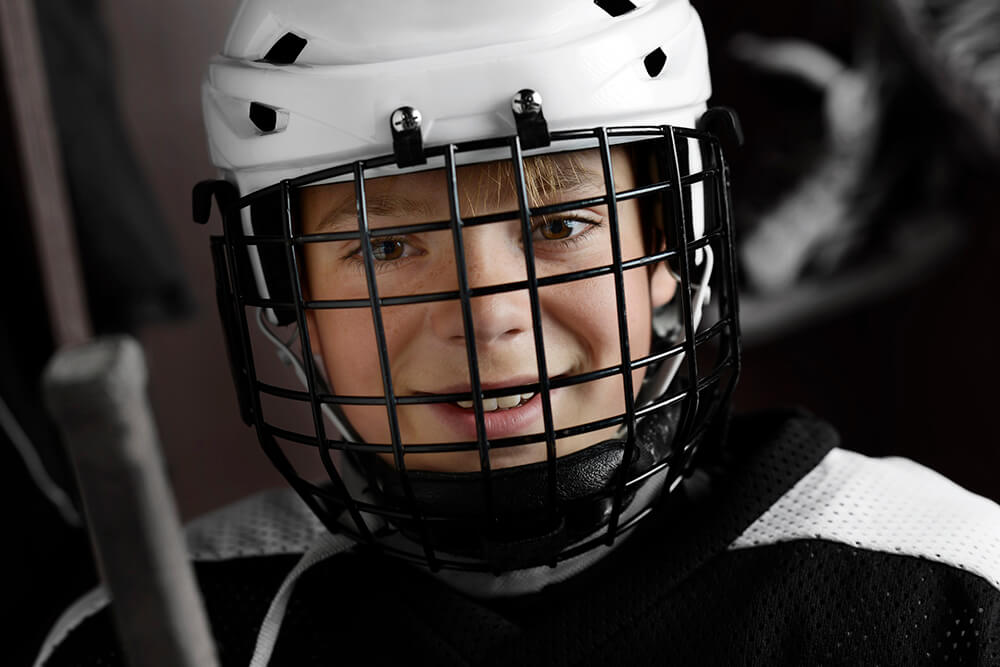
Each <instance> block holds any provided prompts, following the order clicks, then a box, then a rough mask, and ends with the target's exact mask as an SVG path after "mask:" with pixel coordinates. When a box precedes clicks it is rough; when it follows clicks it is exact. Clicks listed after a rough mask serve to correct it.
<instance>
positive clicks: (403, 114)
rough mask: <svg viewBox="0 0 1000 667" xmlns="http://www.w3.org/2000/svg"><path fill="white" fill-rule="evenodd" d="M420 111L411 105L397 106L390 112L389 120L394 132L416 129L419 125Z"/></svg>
mask: <svg viewBox="0 0 1000 667" xmlns="http://www.w3.org/2000/svg"><path fill="white" fill-rule="evenodd" d="M420 119H421V117H420V112H419V111H417V110H416V109H414V108H413V107H399V108H398V109H396V110H395V111H393V112H392V116H391V117H390V118H389V122H390V123H391V124H392V129H393V130H395V131H396V132H406V131H408V130H416V129H418V128H419V127H420Z"/></svg>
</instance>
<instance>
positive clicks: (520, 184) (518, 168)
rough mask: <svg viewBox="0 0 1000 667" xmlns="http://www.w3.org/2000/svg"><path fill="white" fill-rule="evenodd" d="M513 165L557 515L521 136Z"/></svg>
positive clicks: (551, 503)
mask: <svg viewBox="0 0 1000 667" xmlns="http://www.w3.org/2000/svg"><path fill="white" fill-rule="evenodd" d="M510 151H511V162H512V163H513V165H512V166H513V168H514V185H515V189H516V192H517V202H518V210H519V213H520V217H521V237H522V239H523V241H524V266H525V270H526V271H527V278H528V298H529V300H530V302H531V333H532V336H533V337H534V341H535V362H536V364H537V366H538V384H539V388H540V389H541V394H542V421H543V423H544V425H545V457H546V461H547V468H546V470H547V480H548V489H547V491H546V494H547V503H546V507H547V508H548V510H549V512H552V513H553V514H554V513H555V511H556V498H557V488H556V458H557V454H556V439H555V436H554V435H553V428H554V427H553V423H552V388H551V386H550V384H549V370H548V365H547V362H546V360H545V340H544V336H543V334H542V311H541V305H540V302H539V296H538V276H537V275H536V274H535V247H534V244H533V243H532V238H531V237H532V232H533V230H532V227H531V203H530V202H529V201H528V188H527V183H526V182H525V179H524V153H523V152H522V151H521V140H520V138H518V137H517V136H514V137H511V139H510Z"/></svg>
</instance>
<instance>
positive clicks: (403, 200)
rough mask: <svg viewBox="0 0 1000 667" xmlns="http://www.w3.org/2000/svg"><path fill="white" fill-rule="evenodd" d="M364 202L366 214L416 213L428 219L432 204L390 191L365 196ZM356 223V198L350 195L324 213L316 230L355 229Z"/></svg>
mask: <svg viewBox="0 0 1000 667" xmlns="http://www.w3.org/2000/svg"><path fill="white" fill-rule="evenodd" d="M365 203H366V207H365V208H366V211H367V213H368V215H383V216H387V217H403V216H409V215H414V214H417V215H423V216H425V217H427V218H428V219H429V218H430V216H431V214H432V213H433V208H432V206H431V205H430V203H429V202H428V201H426V200H424V199H413V198H410V197H401V196H400V195H396V194H392V193H386V194H378V195H372V196H371V197H366V198H365ZM357 223H358V209H357V200H356V199H355V198H354V197H353V196H352V197H348V198H347V199H345V200H344V201H343V202H341V203H340V204H339V205H337V206H336V207H334V208H333V209H331V210H330V211H329V212H328V213H327V214H326V215H324V216H323V219H322V220H320V222H319V225H318V226H317V230H318V231H320V232H336V231H347V230H349V229H357Z"/></svg>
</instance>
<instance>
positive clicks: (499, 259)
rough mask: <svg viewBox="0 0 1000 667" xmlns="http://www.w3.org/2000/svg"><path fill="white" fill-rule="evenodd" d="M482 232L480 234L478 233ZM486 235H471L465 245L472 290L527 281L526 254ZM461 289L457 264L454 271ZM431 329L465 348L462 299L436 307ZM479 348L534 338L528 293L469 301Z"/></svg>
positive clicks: (478, 298) (500, 295) (480, 297)
mask: <svg viewBox="0 0 1000 667" xmlns="http://www.w3.org/2000/svg"><path fill="white" fill-rule="evenodd" d="M474 231H480V230H474ZM484 231H485V230H484ZM488 236H489V235H486V234H469V235H467V238H466V241H465V253H464V254H465V266H466V275H467V277H468V284H469V287H470V288H477V287H488V286H493V285H501V284H504V283H513V282H517V281H523V280H525V279H526V272H525V268H524V254H523V252H521V250H520V248H518V247H516V246H515V247H509V244H505V243H502V242H501V243H496V242H493V243H490V242H488V241H487V238H480V237H488ZM470 237H471V238H470ZM453 270H454V271H456V273H455V276H456V278H455V283H454V284H455V285H456V286H457V285H458V279H457V264H456V268H454V269H453ZM435 305H436V306H437V307H436V308H435V310H434V312H433V314H432V316H431V321H432V324H431V326H432V327H433V330H434V332H435V334H437V336H438V337H440V338H441V339H443V340H445V341H447V342H448V343H451V344H462V345H464V344H465V327H464V324H463V318H462V304H461V301H460V300H458V299H454V300H450V301H442V302H438V303H437V304H435ZM469 310H470V314H471V316H472V325H473V330H474V333H475V340H476V343H477V345H479V346H484V345H491V344H498V343H503V342H511V341H513V340H515V339H517V338H518V337H520V336H523V335H526V334H527V335H529V336H530V334H531V300H530V297H529V296H528V292H527V290H524V289H521V290H516V291H513V292H500V293H498V294H488V295H484V296H477V297H473V298H471V299H469Z"/></svg>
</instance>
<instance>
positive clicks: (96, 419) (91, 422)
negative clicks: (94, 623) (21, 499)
mask: <svg viewBox="0 0 1000 667" xmlns="http://www.w3.org/2000/svg"><path fill="white" fill-rule="evenodd" d="M146 383H147V370H146V363H145V357H144V355H143V352H142V348H141V346H140V345H139V343H138V342H137V341H136V340H135V339H133V338H131V337H128V336H116V337H106V338H100V339H96V340H94V341H91V342H88V343H84V344H81V345H76V346H70V347H64V348H62V349H61V350H59V351H58V352H57V353H56V354H55V355H54V356H53V358H52V360H51V361H50V362H49V364H48V366H47V368H46V370H45V374H44V377H43V390H44V394H45V400H46V403H47V405H48V408H49V411H50V412H51V414H52V416H53V417H54V418H55V420H56V423H57V425H58V427H59V430H60V431H61V433H62V436H63V438H64V440H65V442H66V446H67V449H68V451H69V455H70V459H71V460H72V462H73V466H74V468H75V470H76V474H77V481H78V484H79V487H80V494H81V497H82V499H83V504H84V510H85V512H86V516H87V523H88V527H89V529H90V535H91V541H92V544H93V547H94V551H95V553H96V555H97V561H98V567H99V568H100V571H101V576H102V578H103V580H104V582H105V584H106V586H107V587H108V589H109V591H110V593H111V597H112V599H113V600H114V604H113V607H112V608H113V611H114V615H115V616H114V617H115V622H116V624H117V628H118V632H119V636H120V639H121V642H122V645H123V648H124V650H125V652H126V655H127V657H128V661H129V664H131V665H132V667H139V666H140V665H148V666H150V667H196V666H197V667H211V666H213V665H216V664H217V660H216V655H215V646H214V644H213V642H212V637H211V634H210V632H209V630H208V623H207V621H206V616H205V611H204V607H203V605H202V602H201V598H200V596H199V594H198V590H197V587H196V584H195V580H194V575H193V572H192V569H191V565H190V562H189V561H188V557H187V551H186V548H185V541H184V536H183V532H182V529H181V524H180V519H179V516H178V513H177V508H176V505H175V503H174V498H173V494H172V493H171V491H170V486H169V483H168V482H167V478H166V474H165V470H164V466H163V461H162V459H161V455H160V449H159V445H158V442H157V435H156V429H155V426H154V422H153V418H152V413H151V409H150V405H149V402H148V400H147V398H146Z"/></svg>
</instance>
